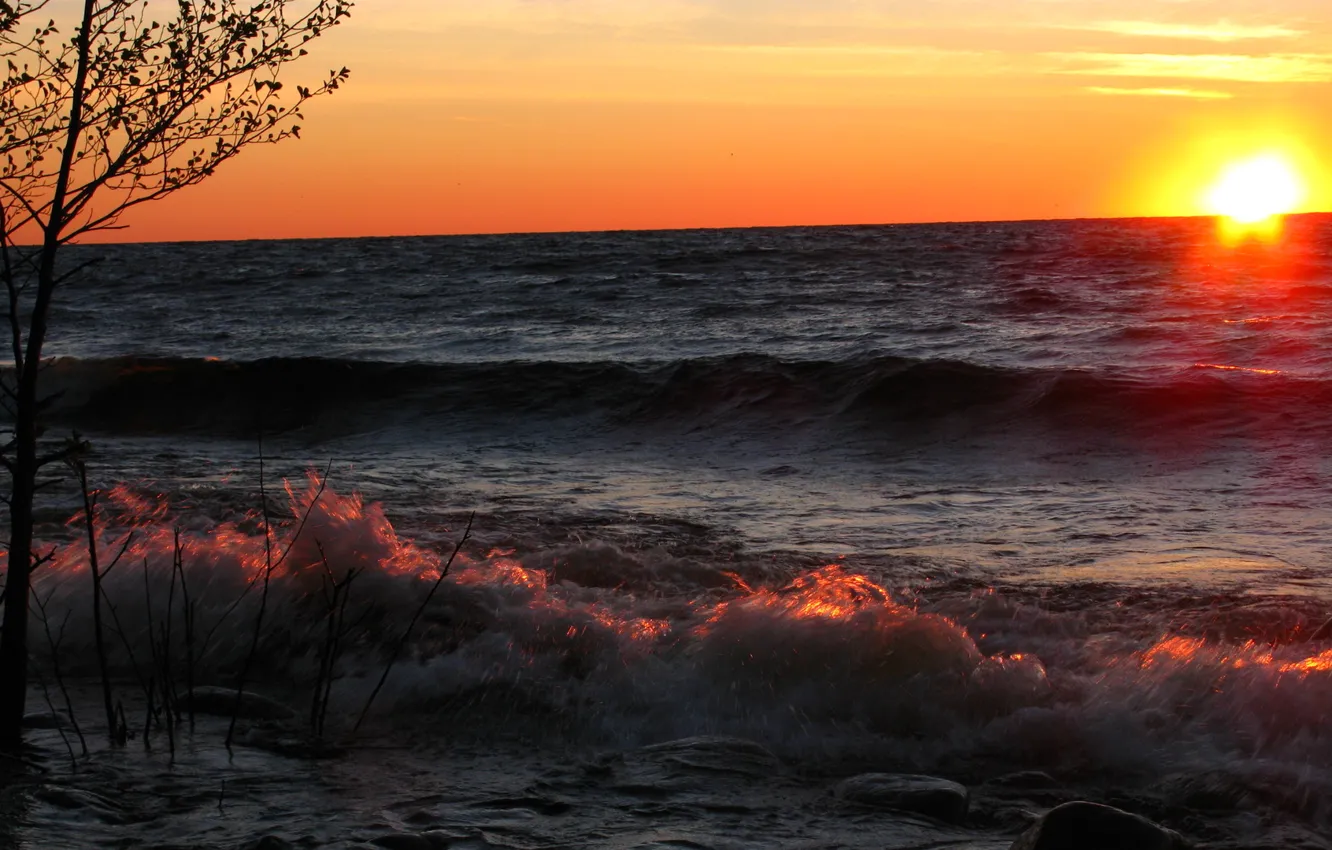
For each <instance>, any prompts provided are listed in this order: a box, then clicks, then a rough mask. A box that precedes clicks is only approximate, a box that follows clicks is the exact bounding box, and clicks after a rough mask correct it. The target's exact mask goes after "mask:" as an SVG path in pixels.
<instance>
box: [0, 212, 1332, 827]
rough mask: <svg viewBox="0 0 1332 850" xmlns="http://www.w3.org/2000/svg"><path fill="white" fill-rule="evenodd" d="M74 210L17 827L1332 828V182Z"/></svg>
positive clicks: (58, 323) (56, 362) (9, 805)
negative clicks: (1047, 818)
mask: <svg viewBox="0 0 1332 850" xmlns="http://www.w3.org/2000/svg"><path fill="white" fill-rule="evenodd" d="M66 253H67V258H66V262H68V263H69V264H70V267H73V265H74V264H82V263H85V262H91V265H89V266H88V267H87V268H86V269H85V270H84V271H82V272H80V273H79V275H78V276H77V277H75V278H74V279H73V280H71V281H70V282H69V283H68V284H66V285H64V286H63V288H62V289H61V290H60V292H59V294H58V296H57V299H56V303H55V304H54V306H53V309H52V314H51V327H52V336H51V340H50V342H49V344H48V346H47V348H46V354H47V355H48V356H49V357H50V361H49V364H48V365H47V368H46V371H45V372H44V374H43V378H42V381H43V388H44V390H45V391H47V392H48V393H49V394H50V401H49V405H48V407H47V409H46V414H45V416H46V420H45V422H46V432H45V438H46V439H49V440H63V439H66V438H69V437H70V436H72V435H75V434H77V439H79V440H83V441H87V449H86V451H85V452H84V453H83V454H82V455H81V457H82V458H83V462H84V463H85V464H86V470H87V475H88V478H89V487H90V489H91V490H92V496H93V499H94V501H95V502H96V510H95V519H94V531H95V535H96V537H97V539H98V549H99V560H100V562H101V564H102V567H103V569H108V570H109V572H108V575H107V578H106V585H107V593H106V597H105V600H106V605H107V606H108V607H110V608H112V609H114V612H115V613H114V617H115V618H116V620H115V622H114V623H111V624H108V625H106V626H104V628H105V629H107V630H108V631H107V635H106V637H105V639H106V642H107V644H108V645H109V647H110V648H109V649H108V650H107V652H108V653H109V656H110V657H109V664H110V667H111V671H112V678H113V680H114V681H113V686H114V696H115V700H116V701H117V702H118V703H120V704H121V705H122V707H123V709H124V711H125V714H126V717H127V721H126V724H125V725H126V727H127V728H128V731H129V735H128V736H127V737H128V740H127V742H126V743H124V744H123V745H113V744H111V743H109V736H108V732H107V724H106V722H105V720H104V719H103V717H104V713H103V711H102V704H101V693H100V690H99V687H100V686H99V685H98V679H97V666H96V664H95V657H96V652H95V649H94V647H95V643H94V638H95V635H94V628H93V625H92V617H91V607H92V606H91V591H90V578H89V573H88V566H87V560H88V556H87V541H86V534H87V529H86V527H85V525H84V524H83V523H84V515H83V511H82V506H83V501H82V496H81V495H80V492H79V489H78V487H77V486H76V484H75V476H73V475H72V474H69V473H67V472H65V471H63V470H57V471H55V472H54V473H53V483H52V485H51V487H50V488H49V489H48V490H47V491H45V492H44V496H43V500H42V502H41V506H40V511H39V517H40V520H41V522H40V529H39V537H40V538H41V539H42V540H43V541H44V542H45V544H46V546H47V548H48V549H49V551H50V553H51V554H52V559H51V561H50V562H49V563H48V564H45V565H44V566H43V567H42V568H41V569H40V570H39V573H38V576H37V578H36V596H37V598H38V599H39V600H41V601H42V603H43V606H44V608H43V611H42V612H39V613H40V614H41V616H37V615H36V614H35V615H34V616H35V619H34V631H33V633H32V634H33V637H32V644H33V647H34V649H33V666H34V669H35V670H36V671H37V672H36V673H35V675H36V676H37V677H38V678H39V679H40V686H37V685H34V687H33V688H32V689H31V693H30V697H29V707H30V711H31V712H33V714H34V726H35V727H38V728H35V729H34V730H33V731H32V732H31V735H30V738H31V740H32V742H33V747H34V749H33V751H32V755H31V757H30V758H29V759H28V760H27V762H25V763H24V764H23V765H22V766H21V768H20V767H19V766H14V765H11V771H10V772H11V779H10V780H9V781H8V783H7V784H5V783H0V785H3V791H0V814H3V815H5V817H3V818H0V820H3V823H2V824H0V846H13V847H21V848H33V849H34V850H36V849H37V848H82V847H122V848H128V847H145V848H168V847H171V848H175V847H201V848H219V850H220V848H228V850H230V849H231V848H251V847H264V848H281V847H287V846H291V847H302V848H305V847H336V848H352V847H362V848H363V847H404V848H406V847H410V848H418V847H419V848H430V847H448V848H491V847H496V848H498V847H503V848H546V847H567V848H573V847H596V848H615V850H630V848H642V850H647V848H657V850H665V848H675V849H676V850H678V848H716V850H729V848H742V847H743V848H751V847H752V848H759V847H762V848H823V847H828V848H832V847H839V848H843V847H844V848H862V847H863V848H870V847H874V848H884V847H891V848H898V847H900V848H908V847H910V848H924V847H931V848H938V847H956V848H971V850H982V849H984V850H1001V848H1007V847H1008V846H1009V845H1010V843H1011V842H1012V841H1013V838H1014V836H1016V835H1017V834H1018V833H1019V832H1021V831H1022V830H1023V829H1024V828H1025V827H1026V826H1027V825H1028V824H1029V823H1030V822H1031V820H1032V819H1033V818H1034V817H1036V816H1037V815H1039V814H1040V813H1041V812H1043V811H1045V810H1046V809H1048V808H1050V807H1051V806H1053V805H1055V804H1057V803H1060V802H1065V801H1068V800H1091V801H1095V802H1101V803H1107V804H1111V805H1115V806H1118V807H1120V808H1123V809H1126V810H1128V811H1132V812H1135V813H1138V814H1141V815H1143V816H1145V817H1148V818H1150V819H1153V820H1155V821H1158V822H1160V823H1163V824H1165V825H1166V826H1169V827H1170V828H1172V829H1175V830H1177V831H1179V832H1180V833H1181V834H1183V835H1184V836H1185V837H1186V838H1188V839H1189V840H1191V841H1194V842H1197V843H1198V844H1199V845H1200V846H1206V847H1212V848H1235V849H1236V850H1240V848H1248V850H1258V848H1332V840H1330V839H1329V836H1332V804H1330V803H1329V800H1332V719H1330V718H1329V713H1332V640H1330V639H1332V629H1322V628H1321V627H1322V626H1323V625H1324V624H1325V623H1327V622H1328V621H1329V620H1330V619H1332V549H1330V547H1329V544H1330V543H1332V511H1329V507H1328V503H1329V501H1330V500H1332V463H1330V462H1329V457H1330V456H1332V216H1321V215H1305V216H1292V217H1289V218H1287V219H1286V220H1285V221H1284V222H1282V224H1281V226H1280V228H1279V229H1270V228H1269V229H1268V230H1267V231H1264V232H1263V233H1255V234H1252V235H1249V236H1245V235H1244V234H1238V235H1237V234H1235V233H1234V232H1231V231H1226V230H1223V229H1221V228H1219V227H1218V224H1217V223H1216V222H1215V221H1214V220H1212V219H1206V218H1191V219H1123V220H1083V221H1051V222H1015V223H965V224H932V225H894V226H862V227H795V228H779V229H737V230H693V231H662V232H608V233H571V234H533V235H498V236H450V237H423V238H373V239H339V240H308V241H306V240H303V241H268V242H228V243H188V244H185V243H182V244H137V245H133V244H125V245H105V246H76V247H72V248H69V249H67V252H66ZM108 564H114V566H111V567H107V565H108ZM265 579H266V580H265ZM43 626H45V628H43ZM187 633H188V634H189V635H190V637H189V645H188V646H187V645H186V642H187V638H186V634H187ZM334 635H335V636H336V638H337V639H336V641H333V640H332V639H331V638H330V636H334ZM385 671H387V673H388V675H387V677H386V678H385V679H384V680H383V682H382V683H381V684H382V687H380V688H377V687H376V684H377V683H379V682H380V678H381V674H383V673H384V672H385ZM187 677H188V678H189V680H190V681H189V684H188V685H187V682H186V680H187ZM242 680H243V681H244V684H245V687H246V688H247V690H249V691H254V692H257V693H260V694H262V695H264V696H266V697H270V698H272V699H274V700H276V701H277V702H279V703H281V704H282V706H286V707H287V708H289V709H291V710H292V711H293V712H294V714H293V716H292V717H289V718H287V719H286V720H273V719H254V718H251V717H249V716H246V717H243V718H241V719H240V720H239V721H238V725H239V730H240V731H239V732H238V733H237V738H236V741H235V743H234V746H233V747H231V748H230V750H228V749H227V748H225V747H224V746H223V745H222V741H223V739H224V737H225V736H226V732H227V726H228V724H229V719H228V718H226V717H213V716H211V715H203V714H202V713H201V715H200V716H199V717H198V718H191V719H189V720H188V721H187V720H186V718H185V711H184V710H183V709H182V708H181V706H182V705H185V702H186V701H181V702H179V703H177V704H176V705H175V708H174V709H172V708H171V707H168V709H167V710H166V711H165V712H164V711H163V710H162V709H161V707H160V706H161V702H162V699H163V697H162V696H161V694H162V693H163V691H172V692H175V693H177V694H180V693H183V692H184V691H185V690H186V689H187V688H188V687H189V686H197V687H199V688H205V687H231V688H234V687H237V685H238V683H240V682H241V681H242ZM62 691H68V692H69V694H70V696H69V697H68V699H66V697H64V696H62ZM149 691H154V693H156V694H157V697H156V702H157V705H158V710H157V719H156V720H155V721H153V720H151V716H152V715H151V713H150V712H149V711H148V710H147V707H146V705H145V696H146V694H147V693H148V692H149ZM312 693H313V694H315V695H316V696H315V697H314V699H313V702H312V697H311V694H312ZM322 693H326V694H327V704H326V705H324V706H323V707H322V708H321V707H320V702H319V697H318V695H319V694H322ZM44 694H45V696H44ZM372 694H373V696H372ZM168 701H169V700H168ZM367 702H368V703H369V705H368V707H367ZM201 704H202V703H201ZM282 706H279V708H281V707H282ZM173 711H174V713H175V714H176V715H177V719H176V720H175V721H173V720H172V719H171V715H172V713H173ZM227 713H229V711H223V714H227ZM279 713H280V712H279ZM71 714H73V715H75V719H76V720H78V721H79V723H80V729H79V730H78V732H81V733H82V734H83V736H84V738H85V741H86V746H87V749H88V752H87V754H86V755H85V754H84V753H83V751H82V748H83V745H81V744H80V743H79V741H78V734H77V733H76V732H75V731H74V730H73V729H72V724H71V723H70V715H71ZM358 719H359V720H360V721H361V725H360V726H359V728H356V729H355V731H354V732H353V726H355V725H356V723H357V721H358ZM196 724H197V725H196ZM168 727H170V729H168ZM168 732H170V734H168ZM316 732H317V733H318V734H316ZM867 773H880V774H885V773H886V774H911V775H928V776H933V777H938V778H941V779H947V780H950V781H953V782H957V783H960V784H961V785H962V786H964V787H965V788H966V789H967V790H968V793H969V794H970V807H969V810H968V813H967V815H966V816H965V817H964V818H961V819H958V818H952V819H940V818H938V817H930V816H926V815H921V814H919V813H916V814H911V813H903V812H902V811H900V809H901V806H898V805H897V804H884V803H883V801H882V800H874V799H867V798H864V796H863V795H860V796H857V795H856V794H855V793H851V792H848V791H846V788H847V787H848V786H847V785H846V784H845V783H846V781H847V780H848V778H851V777H856V776H859V775H862V774H867ZM6 842H8V843H6ZM264 842H267V843H264ZM284 842H285V843H284ZM412 842H415V843H412Z"/></svg>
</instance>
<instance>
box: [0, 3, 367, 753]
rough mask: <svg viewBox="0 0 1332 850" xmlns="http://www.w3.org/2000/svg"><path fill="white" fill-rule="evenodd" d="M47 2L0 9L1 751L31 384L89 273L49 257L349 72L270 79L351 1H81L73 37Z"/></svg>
mask: <svg viewBox="0 0 1332 850" xmlns="http://www.w3.org/2000/svg"><path fill="white" fill-rule="evenodd" d="M48 2H50V0H0V74H3V75H4V76H3V77H0V281H3V284H4V290H5V293H6V296H7V303H6V304H5V309H4V313H5V318H6V319H7V321H8V325H9V332H10V336H11V341H12V352H11V354H10V356H11V357H12V359H13V361H14V365H13V368H12V369H11V370H8V371H6V372H5V373H4V374H3V380H0V401H2V402H3V404H4V408H5V410H6V412H7V413H8V414H9V422H8V424H7V426H5V429H4V430H6V431H7V432H8V434H7V436H8V439H7V441H6V442H5V443H4V444H3V446H0V465H3V467H4V469H5V470H6V471H7V472H8V473H9V475H10V488H9V494H8V497H7V503H8V507H9V519H10V529H9V551H8V559H7V566H6V575H5V606H4V624H3V627H0V748H13V747H15V746H17V745H18V744H19V742H20V736H21V724H22V717H23V707H24V699H25V693H26V683H27V658H28V650H27V633H28V600H29V576H30V573H31V571H32V569H33V568H34V564H35V563H36V562H37V558H36V557H35V553H34V549H33V507H34V502H35V499H36V496H37V494H38V491H39V490H40V489H41V487H42V486H43V484H42V482H41V481H40V480H39V478H40V473H41V470H42V469H43V468H44V467H46V466H47V465H49V464H52V463H57V462H60V461H62V460H64V455H63V451H62V449H61V447H60V446H49V447H48V446H46V445H45V444H44V443H43V441H42V440H41V433H42V425H41V418H42V413H43V408H44V404H43V401H44V400H43V397H42V395H41V393H40V391H39V387H38V384H39V376H40V374H41V364H42V347H43V345H44V344H45V343H46V338H47V321H48V316H49V314H50V309H51V303H52V299H53V298H54V297H55V294H56V292H57V290H58V289H59V287H60V285H61V284H62V283H65V282H66V281H68V280H69V279H70V278H71V277H73V276H74V275H76V274H78V273H80V272H81V271H83V268H84V265H75V266H72V267H70V266H69V264H68V263H62V262H60V258H61V257H62V254H61V250H60V249H61V248H62V247H64V246H66V245H68V244H70V243H71V242H73V241H75V240H77V239H78V238H79V237H81V236H85V235H87V234H89V233H93V232H95V231H103V230H109V229H114V228H118V227H120V224H119V222H120V219H121V216H122V215H123V214H124V213H125V212H126V211H127V210H129V209H131V208H133V207H135V206H138V205H139V204H143V203H147V202H149V201H154V200H158V199H160V198H164V197H166V196H167V195H170V194H172V193H173V192H176V191H178V190H180V189H183V188H185V187H187V186H192V185H194V184H195V183H199V182H200V181H202V180H204V179H205V178H207V177H209V176H210V175H212V174H213V173H214V172H215V171H216V170H217V168H218V167H219V166H220V165H222V164H223V163H224V162H226V161H227V160H229V159H231V158H232V157H234V156H236V155H237V154H238V153H240V151H241V150H242V149H243V148H245V147H248V146H250V145H255V144H272V143H276V142H280V141H283V140H285V139H287V138H289V137H293V136H296V137H299V135H300V125H299V124H298V123H297V122H298V121H299V120H301V118H302V116H301V109H302V107H303V106H304V105H305V103H306V101H308V100H310V99H311V98H315V97H318V96H320V95H324V94H328V93H330V92H332V91H335V90H336V89H337V88H338V87H339V86H340V85H341V84H342V83H343V82H344V81H345V80H346V78H347V75H348V71H347V69H346V68H343V69H341V70H336V71H331V72H329V74H328V76H327V77H324V78H323V79H322V81H321V82H319V83H318V84H316V85H314V86H312V87H307V86H302V85H293V86H290V87H288V86H284V84H283V82H282V80H281V79H280V76H281V73H282V71H283V70H284V68H285V66H286V65H287V64H288V63H290V62H292V61H294V60H296V59H298V58H300V57H301V56H304V55H305V53H306V50H305V47H304V45H306V44H307V43H308V42H309V41H311V40H312V39H314V38H317V37H318V36H319V35H321V34H322V33H324V32H325V31H327V30H328V29H329V28H331V27H334V26H336V25H338V24H339V23H341V22H342V20H343V19H344V18H346V17H347V16H348V15H349V14H350V13H351V6H352V3H351V2H350V0H244V2H237V0H82V2H81V3H80V4H79V6H80V14H79V19H78V20H77V21H76V22H74V23H73V24H72V28H70V29H69V31H68V33H66V32H64V31H62V29H61V28H60V27H58V26H57V24H56V23H55V22H44V16H43V18H42V19H40V20H42V21H43V22H40V23H37V22H38V21H39V18H38V16H39V15H41V14H42V13H43V11H44V7H45V6H46V5H47V4H48Z"/></svg>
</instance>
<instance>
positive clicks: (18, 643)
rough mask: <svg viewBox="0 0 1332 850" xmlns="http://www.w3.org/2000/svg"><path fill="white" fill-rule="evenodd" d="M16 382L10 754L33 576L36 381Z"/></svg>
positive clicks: (3, 723) (5, 661) (7, 663)
mask: <svg viewBox="0 0 1332 850" xmlns="http://www.w3.org/2000/svg"><path fill="white" fill-rule="evenodd" d="M25 371H26V370H25ZM18 383H19V386H18V396H19V398H18V404H17V407H18V410H17V416H16V421H15V428H14V431H15V434H14V436H15V442H16V445H15V447H14V449H15V451H14V455H15V457H14V470H13V486H12V489H11V491H10V502H9V523H10V525H9V529H10V532H9V565H8V568H7V570H6V572H5V623H4V627H3V630H0V750H7V751H10V752H14V751H16V750H18V748H19V745H20V744H21V743H22V741H23V712H24V710H25V707H26V702H27V693H28V688H27V684H28V590H29V588H28V584H29V582H28V579H29V575H30V573H31V571H32V560H33V559H32V506H33V496H34V495H35V492H34V491H35V485H36V480H37V428H36V421H35V418H36V417H35V413H36V408H37V403H36V381H35V375H34V380H27V376H26V375H25V376H23V377H21V378H20V379H19V382H18Z"/></svg>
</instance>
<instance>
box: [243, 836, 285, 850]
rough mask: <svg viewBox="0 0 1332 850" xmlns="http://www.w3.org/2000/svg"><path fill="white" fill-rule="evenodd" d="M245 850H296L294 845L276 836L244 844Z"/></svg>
mask: <svg viewBox="0 0 1332 850" xmlns="http://www.w3.org/2000/svg"><path fill="white" fill-rule="evenodd" d="M245 850H296V845H295V844H292V843H291V842H290V841H287V840H286V839H285V838H278V837H277V836H276V835H265V836H264V837H263V838H260V839H258V840H257V841H253V842H251V843H249V844H246V845H245Z"/></svg>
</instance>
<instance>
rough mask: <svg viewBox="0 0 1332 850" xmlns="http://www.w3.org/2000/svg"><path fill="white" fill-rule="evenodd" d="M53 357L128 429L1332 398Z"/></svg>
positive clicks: (633, 419) (539, 365)
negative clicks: (448, 418)
mask: <svg viewBox="0 0 1332 850" xmlns="http://www.w3.org/2000/svg"><path fill="white" fill-rule="evenodd" d="M48 374H49V376H48V378H47V384H46V387H48V388H49V390H50V391H51V392H53V393H55V394H56V396H57V397H56V401H55V404H54V406H53V408H52V411H51V414H52V417H53V419H55V420H56V421H58V422H60V423H62V424H72V425H75V426H77V427H82V428H85V429H94V430H104V431H115V432H126V433H173V432H199V433H205V434H245V435H249V434H253V433H254V432H255V431H256V430H258V429H259V428H262V429H264V430H265V431H268V432H283V431H293V430H299V429H303V428H315V429H317V430H319V431H321V432H327V431H332V432H355V431H359V430H364V429H367V428H374V427H380V426H383V425H384V424H386V423H403V422H407V423H410V422H412V421H414V420H421V419H433V420H434V421H436V422H438V421H439V417H440V416H442V415H448V416H450V417H453V418H454V419H455V420H456V421H463V422H476V421H482V422H493V421H495V420H496V419H511V420H512V419H516V418H522V417H528V418H539V419H541V420H549V419H551V418H582V419H587V420H592V421H595V422H600V423H604V424H606V425H608V426H623V425H652V426H668V427H669V426H671V425H675V426H679V427H682V428H693V429H696V428H700V427H706V428H718V429H726V428H728V427H732V426H739V425H745V426H747V427H759V428H762V427H764V426H768V427H772V428H774V429H782V428H786V427H788V426H791V425H793V424H794V425H802V424H803V425H814V426H821V425H822V426H826V425H828V424H839V425H846V426H850V427H868V428H877V427H881V426H890V425H892V424H894V423H907V424H911V423H916V422H920V421H930V420H955V421H960V422H963V423H970V424H974V425H977V426H981V425H987V424H993V423H995V422H1009V423H1019V424H1020V423H1023V422H1029V423H1040V422H1046V423H1050V424H1054V425H1057V426H1059V427H1061V428H1067V429H1071V430H1076V429H1078V428H1084V429H1097V428H1109V427H1116V428H1118V427H1134V426H1142V427H1145V428H1151V429H1157V428H1160V427H1163V426H1166V427H1173V426H1178V427H1207V426H1212V427H1217V428H1231V427H1243V426H1247V425H1253V424H1256V423H1264V424H1268V425H1272V426H1275V427H1280V428H1282V429H1291V428H1293V429H1309V430H1322V429H1325V428H1326V426H1327V424H1328V418H1329V411H1332V404H1329V402H1332V381H1328V380H1326V379H1314V378H1307V377H1299V376H1294V375H1289V374H1284V373H1281V372H1276V371H1265V370H1257V369H1246V368H1240V367H1236V366H1231V365H1227V364H1219V363H1199V364H1196V365H1194V366H1192V367H1190V368H1186V369H1175V370H1158V371H1155V372H1150V373H1149V372H1144V371H1138V372H1129V371H1120V370H1113V369H1106V370H1082V369H1054V368H1030V369H1020V368H1004V367H995V366H981V365H976V364H972V363H967V362H963V361H955V360H916V359H910V358H900V357H867V358H861V359H855V360H846V361H820V360H782V359H778V358H774V357H770V356H765V355H757V354H750V355H734V356H726V357H716V358H696V359H688V360H681V361H676V362H655V363H654V362H643V363H624V362H616V361H591V362H556V361H545V362H539V361H504V362H478V363H389V362H374V361H360V360H343V359H320V358H274V359H264V360H255V361H217V360H205V359H187V358H149V357H122V358H110V359H103V360H80V359H71V358H59V359H56V360H55V361H53V363H52V365H51V367H50V371H49V373H48Z"/></svg>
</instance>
